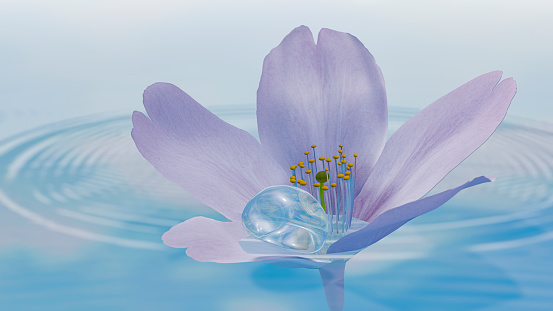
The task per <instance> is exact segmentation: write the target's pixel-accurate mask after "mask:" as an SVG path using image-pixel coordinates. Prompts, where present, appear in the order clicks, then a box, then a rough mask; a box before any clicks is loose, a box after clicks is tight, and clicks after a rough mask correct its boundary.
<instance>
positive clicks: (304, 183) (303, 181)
mask: <svg viewBox="0 0 553 311" xmlns="http://www.w3.org/2000/svg"><path fill="white" fill-rule="evenodd" d="M298 183H299V184H300V185H302V186H305V185H307V181H305V180H298Z"/></svg>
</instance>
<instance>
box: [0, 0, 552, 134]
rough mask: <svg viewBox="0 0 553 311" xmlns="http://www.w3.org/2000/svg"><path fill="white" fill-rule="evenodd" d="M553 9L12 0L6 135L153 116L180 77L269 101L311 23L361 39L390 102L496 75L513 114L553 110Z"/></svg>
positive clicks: (209, 93) (417, 99)
mask: <svg viewBox="0 0 553 311" xmlns="http://www.w3.org/2000/svg"><path fill="white" fill-rule="evenodd" d="M552 15H553V5H552V4H551V2H550V1H547V0H542V1H527V2H526V1H511V0H507V1H505V0H487V1H478V0H470V1H438V0H435V1H432V0H425V1H397V0H395V1H394V0H392V1H384V0H377V1H363V0H346V1H342V0H333V1H328V0H317V1H289V0H284V1H283V0H279V1H254V0H251V1H242V0H239V1H200V0H197V1H190V0H186V1H155V2H154V1H125V0H113V1H106V0H100V1H59V0H58V1H40V0H2V1H0V92H1V94H2V105H1V106H0V109H1V110H0V116H1V118H2V119H1V120H2V122H1V123H0V133H1V134H0V136H6V135H8V134H12V133H14V132H16V131H19V130H21V129H23V128H30V127H34V126H36V125H38V124H44V123H50V122H51V121H56V120H61V119H66V118H69V117H74V116H83V115H89V114H92V113H97V112H105V111H131V110H136V109H140V108H141V94H142V91H143V90H144V88H145V87H146V86H148V85H150V84H152V83H154V82H156V81H166V82H171V83H174V84H176V85H178V86H179V87H181V88H182V89H184V90H185V91H186V92H188V93H189V94H190V95H191V96H192V97H194V98H195V99H196V100H198V101H199V102H200V103H201V104H203V105H205V106H211V107H213V106H220V105H224V106H232V105H237V104H251V105H253V104H254V103H255V94H256V90H257V85H258V83H259V77H260V74H261V65H262V61H263V58H264V57H265V55H266V54H267V53H268V52H269V51H270V49H272V48H273V47H275V46H276V45H277V44H278V43H279V42H280V40H282V38H283V37H284V36H285V35H286V34H287V33H289V32H290V30H291V29H293V28H294V27H297V26H298V25H302V24H304V25H307V26H309V27H310V28H311V29H312V31H313V32H314V33H315V34H316V33H317V32H318V30H319V29H320V28H322V27H327V28H332V29H336V30H340V31H344V32H349V33H351V34H353V35H355V36H357V37H358V38H359V39H360V40H361V41H362V42H363V43H364V44H365V45H366V46H367V48H368V49H369V50H370V51H371V52H372V53H373V55H374V56H375V58H376V60H377V62H378V64H379V65H380V67H381V68H382V71H383V73H384V77H385V79H386V86H387V92H388V98H389V104H390V105H392V106H402V107H415V108H419V109H420V108H423V107H425V106H426V105H428V104H429V103H430V102H432V101H434V100H435V99H437V98H439V97H440V96H442V95H444V94H445V93H447V92H449V91H451V90H452V89H454V88H456V87H458V86H459V85H461V84H463V83H464V82H466V81H468V80H470V79H472V78H474V77H476V76H478V75H480V74H482V73H485V72H489V71H492V70H497V69H500V70H503V71H504V72H505V77H511V76H513V77H515V79H516V80H517V82H518V87H519V88H518V94H517V96H516V97H515V100H514V102H513V105H512V108H511V109H510V112H509V113H510V114H513V115H518V116H527V117H532V118H537V119H541V120H549V119H550V118H551V116H553V107H552V105H551V104H550V99H551V98H552V97H553V87H551V86H552V85H553V83H552V82H553V77H552V75H551V72H552V71H553V62H552V61H551V55H553V40H551V38H552V37H553V22H552V19H551V16H552Z"/></svg>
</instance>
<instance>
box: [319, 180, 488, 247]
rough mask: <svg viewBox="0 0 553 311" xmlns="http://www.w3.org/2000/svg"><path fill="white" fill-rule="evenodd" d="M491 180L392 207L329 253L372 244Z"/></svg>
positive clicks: (343, 240)
mask: <svg viewBox="0 0 553 311" xmlns="http://www.w3.org/2000/svg"><path fill="white" fill-rule="evenodd" d="M491 181H494V179H493V178H491V177H485V176H480V177H477V178H475V179H473V180H471V181H469V182H467V183H465V184H463V185H461V186H459V187H457V188H453V189H449V190H446V191H444V192H440V193H438V194H435V195H433V196H429V197H426V198H423V199H420V200H417V201H414V202H410V203H407V204H404V205H402V206H399V207H396V208H393V209H390V210H388V211H386V212H384V213H382V214H380V215H379V216H378V217H376V218H375V219H374V220H373V221H372V222H371V223H370V224H368V225H367V226H366V227H365V228H363V229H361V230H359V231H356V232H354V233H351V234H348V235H346V236H344V237H343V238H341V239H339V240H338V241H336V242H335V243H334V244H332V245H331V246H330V247H329V248H328V251H327V253H329V254H330V253H339V252H349V251H354V250H358V249H363V248H365V247H367V246H370V245H371V244H373V243H375V242H377V241H379V240H380V239H382V238H384V237H385V236H387V235H388V234H390V233H392V232H394V231H395V230H396V229H398V228H399V227H401V226H403V225H404V224H405V223H406V222H408V221H409V220H411V219H413V218H415V217H418V216H420V215H422V214H425V213H428V212H430V211H432V210H434V209H436V208H438V207H440V206H441V205H442V204H444V203H445V202H447V201H448V200H449V199H451V198H452V197H453V196H455V195H456V194H457V193H459V191H461V190H463V189H465V188H468V187H472V186H476V185H479V184H481V183H486V182H491Z"/></svg>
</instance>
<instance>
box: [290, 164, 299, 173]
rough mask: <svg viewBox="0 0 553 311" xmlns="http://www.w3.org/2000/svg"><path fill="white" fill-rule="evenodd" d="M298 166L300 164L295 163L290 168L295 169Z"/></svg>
mask: <svg viewBox="0 0 553 311" xmlns="http://www.w3.org/2000/svg"><path fill="white" fill-rule="evenodd" d="M296 167H298V166H297V165H295V164H294V165H292V166H290V169H291V170H292V171H293V170H295V169H296Z"/></svg>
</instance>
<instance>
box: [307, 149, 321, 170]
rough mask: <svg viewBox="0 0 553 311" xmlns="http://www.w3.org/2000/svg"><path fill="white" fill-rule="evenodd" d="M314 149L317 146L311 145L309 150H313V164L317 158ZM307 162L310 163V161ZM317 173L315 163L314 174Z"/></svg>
mask: <svg viewBox="0 0 553 311" xmlns="http://www.w3.org/2000/svg"><path fill="white" fill-rule="evenodd" d="M315 147H317V145H311V148H313V162H315V159H316V158H317V155H316V154H315ZM309 162H311V160H310V161H309ZM318 171H319V170H318V169H317V162H315V172H318Z"/></svg>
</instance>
